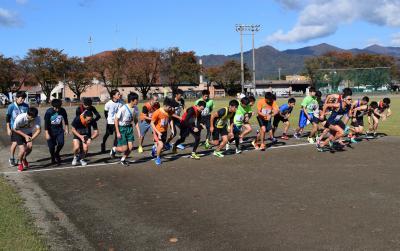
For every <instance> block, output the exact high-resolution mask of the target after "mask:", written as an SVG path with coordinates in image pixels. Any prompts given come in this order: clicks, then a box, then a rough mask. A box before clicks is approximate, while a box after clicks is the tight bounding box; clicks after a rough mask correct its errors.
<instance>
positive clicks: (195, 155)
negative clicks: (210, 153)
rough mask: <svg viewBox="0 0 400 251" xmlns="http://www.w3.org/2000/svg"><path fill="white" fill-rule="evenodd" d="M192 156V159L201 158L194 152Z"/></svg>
mask: <svg viewBox="0 0 400 251" xmlns="http://www.w3.org/2000/svg"><path fill="white" fill-rule="evenodd" d="M190 158H191V159H196V160H199V159H200V156H199V155H198V154H197V153H192V154H191V155H190Z"/></svg>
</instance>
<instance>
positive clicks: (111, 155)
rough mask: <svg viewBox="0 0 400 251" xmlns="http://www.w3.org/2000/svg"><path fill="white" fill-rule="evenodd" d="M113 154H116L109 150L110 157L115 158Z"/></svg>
mask: <svg viewBox="0 0 400 251" xmlns="http://www.w3.org/2000/svg"><path fill="white" fill-rule="evenodd" d="M115 154H116V152H115V151H114V149H112V148H111V151H110V157H111V158H115Z"/></svg>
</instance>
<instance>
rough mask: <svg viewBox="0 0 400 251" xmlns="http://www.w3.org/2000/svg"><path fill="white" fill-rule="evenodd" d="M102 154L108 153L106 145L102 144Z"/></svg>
mask: <svg viewBox="0 0 400 251" xmlns="http://www.w3.org/2000/svg"><path fill="white" fill-rule="evenodd" d="M100 148H101V153H105V152H106V145H105V144H103V143H101V147H100Z"/></svg>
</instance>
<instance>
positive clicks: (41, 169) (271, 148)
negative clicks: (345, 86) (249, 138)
mask: <svg viewBox="0 0 400 251" xmlns="http://www.w3.org/2000/svg"><path fill="white" fill-rule="evenodd" d="M311 145H315V144H311V143H303V144H295V145H284V146H272V147H270V148H267V151H269V150H274V149H280V148H292V147H300V146H311ZM249 151H255V150H244V151H243V152H249ZM202 155H204V154H202ZM182 157H183V158H189V157H190V154H189V155H185V156H182ZM166 158H167V159H168V158H170V159H171V158H172V157H166ZM129 163H135V161H134V160H131V161H129ZM116 164H119V161H116V162H111V163H97V164H88V165H86V166H65V167H54V168H40V167H38V168H35V169H29V170H26V171H23V172H18V171H9V172H1V174H4V175H10V174H24V173H36V172H49V171H59V170H66V169H78V168H90V167H99V166H109V165H116Z"/></svg>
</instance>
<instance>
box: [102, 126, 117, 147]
mask: <svg viewBox="0 0 400 251" xmlns="http://www.w3.org/2000/svg"><path fill="white" fill-rule="evenodd" d="M114 130H115V126H114V125H110V124H107V128H106V133H105V134H104V136H103V143H102V144H103V145H105V144H106V142H107V139H108V137H109V136H110V135H113V134H114ZM117 143H118V139H117V134H116V133H115V136H114V144H113V146H117Z"/></svg>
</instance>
